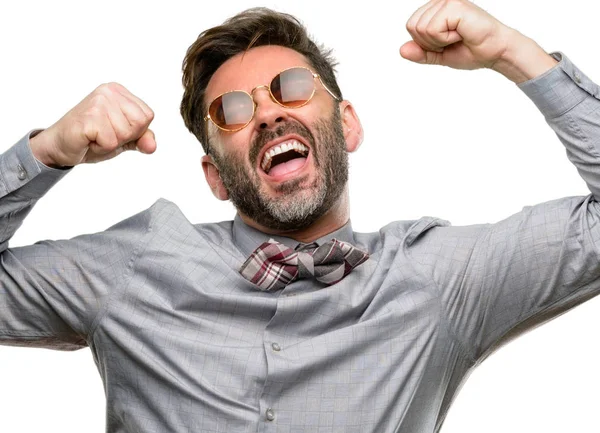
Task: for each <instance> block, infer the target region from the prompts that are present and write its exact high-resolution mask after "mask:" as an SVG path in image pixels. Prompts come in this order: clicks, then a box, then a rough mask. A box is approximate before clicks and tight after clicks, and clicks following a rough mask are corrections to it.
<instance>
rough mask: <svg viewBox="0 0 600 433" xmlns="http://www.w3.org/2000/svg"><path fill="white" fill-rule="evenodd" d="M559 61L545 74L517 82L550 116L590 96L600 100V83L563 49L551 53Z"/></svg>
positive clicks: (564, 111)
mask: <svg viewBox="0 0 600 433" xmlns="http://www.w3.org/2000/svg"><path fill="white" fill-rule="evenodd" d="M550 55H551V56H552V57H554V58H555V59H556V60H557V61H558V62H559V63H558V64H557V65H556V66H554V67H553V68H551V69H549V70H548V71H546V72H544V73H543V74H542V75H540V76H538V77H535V78H532V79H531V80H528V81H525V82H523V83H520V84H517V86H518V87H519V88H520V89H521V90H522V91H523V92H524V93H525V94H526V95H527V96H528V97H529V98H530V99H531V100H532V101H533V103H534V104H535V105H536V106H537V107H538V109H539V110H540V111H541V112H542V114H543V115H544V116H545V117H546V118H547V119H553V118H555V117H559V116H561V115H563V114H565V113H566V112H567V111H569V110H571V109H572V108H574V107H575V106H577V105H578V104H579V103H581V102H582V101H583V100H584V99H586V98H587V97H588V96H593V97H595V98H596V99H600V86H598V85H597V84H595V83H594V82H593V81H592V80H590V79H589V78H588V77H587V76H586V75H585V74H584V73H583V72H581V71H580V70H579V69H578V68H577V67H576V66H575V65H574V64H573V63H571V61H570V60H569V58H568V57H567V56H566V55H564V54H563V53H562V52H560V51H558V52H554V53H551V54H550Z"/></svg>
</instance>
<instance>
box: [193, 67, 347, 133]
mask: <svg viewBox="0 0 600 433" xmlns="http://www.w3.org/2000/svg"><path fill="white" fill-rule="evenodd" d="M315 79H318V80H319V82H320V83H321V85H322V86H323V88H324V89H325V90H327V92H328V93H329V94H330V95H331V96H332V97H333V99H335V100H336V101H340V98H338V97H337V96H335V95H334V94H333V92H332V91H331V90H329V89H328V88H327V86H326V85H325V84H324V83H323V80H321V76H320V75H319V74H315V73H314V72H313V71H311V70H310V69H308V68H305V67H303V66H296V67H293V68H289V69H285V70H283V71H281V72H280V73H279V74H277V75H275V77H274V78H273V79H272V80H271V84H269V85H268V86H267V85H266V84H263V85H260V86H256V87H255V88H254V89H252V91H251V92H250V93H248V92H244V91H243V90H232V91H230V92H225V93H223V94H221V95H219V96H217V97H216V98H215V99H214V100H213V101H212V102H211V103H210V105H209V106H208V114H207V115H206V117H204V121H205V122H207V121H208V120H209V119H210V120H211V121H212V122H213V123H214V124H215V125H216V126H217V128H219V129H222V130H223V131H228V132H236V131H239V130H240V129H243V128H245V127H246V126H247V125H248V124H249V123H250V122H251V121H252V119H253V118H254V114H255V113H256V103H255V102H254V98H253V97H252V95H253V94H254V92H255V91H256V90H257V89H260V88H263V87H264V88H266V89H268V90H269V94H270V95H271V99H272V100H273V101H274V102H276V103H277V104H279V105H281V106H282V107H285V108H300V107H303V106H304V105H306V104H308V102H309V101H310V100H311V99H312V97H313V96H314V94H315V91H316V90H317V88H316V85H315Z"/></svg>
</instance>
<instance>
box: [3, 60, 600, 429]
mask: <svg viewBox="0 0 600 433" xmlns="http://www.w3.org/2000/svg"><path fill="white" fill-rule="evenodd" d="M553 56H554V57H555V58H556V59H557V60H561V59H562V60H561V61H560V63H559V64H558V65H557V66H556V67H554V68H553V69H551V70H550V71H548V72H547V73H545V74H544V75H542V76H540V77H537V78H535V79H534V80H530V81H528V82H525V83H522V84H520V85H519V87H520V88H521V89H522V90H523V91H524V92H525V94H526V95H527V96H529V97H530V98H531V99H532V101H533V102H534V103H535V104H536V105H537V106H538V108H539V109H540V110H541V112H542V113H543V114H544V116H545V118H546V120H547V122H548V124H549V125H550V126H551V127H552V128H553V129H554V131H555V132H556V134H557V135H558V137H559V139H560V140H561V142H562V143H563V144H564V146H565V147H566V150H567V156H568V158H569V159H570V160H571V162H573V163H574V164H575V166H576V167H577V169H578V170H579V173H580V174H581V176H582V177H583V179H584V180H585V181H586V182H587V185H588V187H589V189H590V191H591V194H590V195H588V196H581V197H566V198H562V199H558V200H553V201H550V202H547V203H542V204H539V205H536V206H531V207H526V208H524V209H523V210H522V211H521V212H519V213H517V214H515V215H512V216H510V217H508V218H506V219H505V220H503V221H500V222H498V223H495V224H480V225H471V226H463V227H453V226H451V225H450V223H448V222H447V221H444V220H442V219H439V218H433V217H423V218H421V219H419V220H415V221H397V222H393V223H391V224H389V225H387V226H385V227H383V228H382V229H381V230H379V232H376V233H357V232H354V231H353V230H352V227H351V225H350V223H348V224H346V225H345V226H344V227H342V228H340V229H339V230H337V231H336V232H334V233H331V234H329V235H327V236H325V237H323V238H322V239H319V240H318V241H317V242H318V243H322V242H323V241H325V240H329V239H330V238H332V237H335V238H337V239H340V240H342V241H347V242H352V243H353V244H355V245H357V246H358V247H360V248H362V249H365V250H368V252H369V253H370V255H371V257H370V259H369V260H368V261H367V262H365V263H364V264H362V265H361V266H359V267H358V268H356V269H355V270H354V271H353V272H352V273H351V274H350V275H349V276H347V277H346V278H345V279H344V280H342V281H341V282H339V283H337V284H335V285H333V286H325V285H323V284H322V283H318V282H316V281H310V280H299V281H295V282H293V283H292V284H290V285H289V286H287V287H286V288H285V289H283V290H279V291H275V292H262V291H260V290H257V289H256V288H255V287H254V286H253V285H252V284H251V283H249V282H248V281H246V280H245V279H244V278H243V277H242V276H241V275H239V273H238V269H239V267H240V265H241V264H242V263H243V261H244V260H245V259H246V257H247V256H248V254H250V252H251V251H252V250H254V249H255V248H256V247H257V246H258V245H259V244H261V243H262V242H264V241H266V240H267V239H268V238H270V237H274V238H275V239H276V240H278V241H280V242H283V243H285V244H287V245H289V246H291V247H294V246H295V245H296V242H295V241H293V240H291V239H288V238H283V237H277V236H269V235H265V234H264V233H261V232H259V231H257V230H255V229H252V228H251V227H249V226H247V225H245V224H244V223H243V222H242V221H241V220H240V219H239V217H236V219H235V220H234V221H226V222H221V223H213V224H192V223H190V222H189V221H188V220H187V219H186V218H185V216H184V215H183V214H182V213H181V211H180V210H179V209H178V208H177V206H175V205H174V204H173V203H170V202H168V201H166V200H159V201H158V202H156V203H155V204H154V205H153V206H152V207H150V208H149V209H147V210H145V211H143V212H140V213H139V214H137V215H134V216H132V217H130V218H128V219H126V220H124V221H122V222H120V223H118V224H116V225H115V226H113V227H111V228H109V229H107V230H106V231H103V232H100V233H95V234H90V235H83V236H78V237H76V238H73V239H70V240H58V241H42V242H38V243H36V244H34V245H31V246H26V247H19V248H12V249H9V248H8V240H9V239H10V238H11V236H12V235H13V233H14V232H15V231H16V230H17V228H18V227H19V225H20V224H21V223H22V221H23V219H24V218H25V217H26V215H27V213H28V212H29V211H30V209H31V207H32V206H33V205H34V204H35V203H36V201H37V200H38V199H39V198H40V197H42V196H43V195H44V193H45V192H46V191H48V190H49V189H50V188H51V187H52V185H54V184H55V183H56V182H58V181H59V180H60V179H61V178H62V177H63V176H65V175H66V174H67V173H68V170H66V171H62V170H53V169H49V168H47V167H45V166H43V165H42V164H40V163H38V162H37V161H36V160H35V158H34V157H33V155H32V153H31V151H30V149H29V144H28V140H29V134H28V135H27V136H25V137H24V138H23V139H22V140H20V141H19V142H18V143H17V144H16V145H14V146H13V147H12V148H10V149H9V150H8V151H7V152H5V153H4V154H3V155H1V156H0V218H1V219H2V224H1V226H0V227H1V231H0V242H2V243H1V246H2V249H3V252H2V254H1V256H0V265H1V273H0V282H1V284H0V342H2V343H3V344H13V345H28V346H36V347H51V348H56V349H64V350H72V349H78V348H81V347H85V346H89V347H90V349H91V351H92V354H93V357H94V359H95V362H96V364H97V367H98V371H99V372H100V375H101V376H102V380H103V382H104V387H105V392H106V396H107V418H106V420H107V431H108V432H110V433H117V432H118V433H123V432H128V433H133V432H144V433H146V432H160V433H164V432H173V433H175V432H215V433H216V432H219V433H225V432H227V433H232V432H280V433H294V432H304V431H310V432H357V433H359V432H360V433H365V432H378V433H379V432H398V431H401V432H403V433H407V432H419V433H423V432H434V431H438V430H439V428H440V426H441V425H442V422H443V420H444V417H445V415H446V412H447V410H448V408H449V406H450V403H451V401H452V399H453V397H454V395H455V393H456V391H457V390H458V388H459V387H460V384H461V382H462V381H463V380H464V379H465V377H466V376H467V374H468V372H469V370H470V369H472V368H473V367H474V366H475V365H476V364H477V363H479V362H480V361H481V360H482V359H483V358H484V357H485V356H487V355H488V354H489V353H490V351H491V350H493V349H494V348H495V347H497V346H498V345H499V344H501V343H503V342H505V341H507V340H508V339H510V338H511V337H513V336H515V335H518V334H519V333H521V332H523V331H524V330H526V329H529V328H531V327H532V326H534V325H536V324H538V323H540V322H542V321H544V320H547V319H549V318H551V317H553V316H556V315H557V314H559V313H561V312H563V311H565V310H567V309H568V308H570V307H572V306H574V305H576V304H578V303H581V302H583V301H584V300H586V299H589V298H590V297H592V296H594V295H596V294H597V293H598V292H599V291H600V282H599V281H598V275H599V274H600V262H599V260H598V257H599V251H598V250H599V248H600V247H599V246H598V245H599V244H598V241H597V240H598V237H599V236H600V214H599V212H600V206H599V204H598V202H597V201H596V199H595V197H596V196H598V197H600V195H599V194H600V153H599V152H600V101H599V99H600V88H599V87H598V86H597V85H596V84H594V83H592V82H591V81H590V80H589V79H588V78H587V77H586V76H585V75H584V74H583V73H582V72H580V71H579V70H578V69H577V68H576V67H575V66H574V65H573V64H572V63H571V62H570V61H569V60H568V58H567V57H566V56H564V55H562V54H561V53H554V54H553Z"/></svg>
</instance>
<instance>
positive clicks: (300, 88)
mask: <svg viewBox="0 0 600 433" xmlns="http://www.w3.org/2000/svg"><path fill="white" fill-rule="evenodd" d="M314 92H315V80H314V77H313V74H312V72H310V71H309V70H308V69H305V68H292V69H288V70H287V71H283V72H282V73H280V74H279V75H277V76H276V77H275V78H273V81H271V93H272V94H273V97H275V99H277V101H279V103H280V104H281V105H284V106H286V107H290V108H295V107H299V106H301V105H304V104H306V103H307V102H308V101H309V100H310V98H312V95H313V93H314Z"/></svg>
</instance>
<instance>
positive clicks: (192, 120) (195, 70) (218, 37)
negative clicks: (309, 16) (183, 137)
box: [180, 8, 342, 154]
mask: <svg viewBox="0 0 600 433" xmlns="http://www.w3.org/2000/svg"><path fill="white" fill-rule="evenodd" d="M261 45H281V46H284V47H287V48H291V49H293V50H295V51H297V52H298V53H300V54H302V55H304V57H306V59H307V61H308V63H309V64H310V65H311V66H312V67H313V68H314V69H315V71H314V72H316V73H317V74H319V75H320V76H321V79H322V80H323V82H324V83H325V85H326V86H327V87H328V88H329V89H331V91H332V92H333V93H334V94H335V95H336V96H338V97H339V98H340V100H341V99H342V92H341V90H340V88H339V86H338V84H337V82H336V79H335V66H336V64H337V63H336V62H335V60H334V58H333V56H332V55H331V50H329V49H326V48H325V47H323V46H322V45H317V44H316V43H315V42H313V41H312V39H311V38H310V37H309V36H308V33H307V31H306V28H305V27H304V26H303V25H302V24H301V23H300V21H299V20H298V19H296V18H295V17H293V16H292V15H289V14H286V13H281V12H276V11H273V10H270V9H267V8H252V9H247V10H245V11H243V12H241V13H239V14H237V15H235V16H234V17H232V18H229V19H228V20H227V21H225V22H224V23H223V24H222V25H220V26H217V27H213V28H210V29H208V30H205V31H204V32H202V33H200V35H199V36H198V38H197V39H196V41H195V42H194V43H193V44H192V45H191V46H190V47H189V48H188V50H187V53H186V55H185V58H184V59H183V79H182V81H183V87H184V89H185V90H184V92H183V99H182V100H181V106H180V112H181V115H182V117H183V121H184V123H185V126H186V127H187V128H188V129H189V130H190V132H191V133H192V134H194V135H195V136H196V138H197V139H198V141H200V143H201V144H202V147H203V148H204V151H205V152H206V153H207V154H208V152H209V146H208V133H207V128H206V122H205V121H204V116H205V115H206V114H205V106H204V94H205V91H206V86H208V82H209V81H210V79H211V77H212V75H213V74H214V73H215V71H216V70H217V69H218V68H219V67H220V66H221V65H222V64H223V63H225V61H227V60H228V59H230V58H231V57H233V56H235V55H236V54H239V53H241V52H245V51H247V50H249V49H250V48H252V47H258V46H261Z"/></svg>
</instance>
